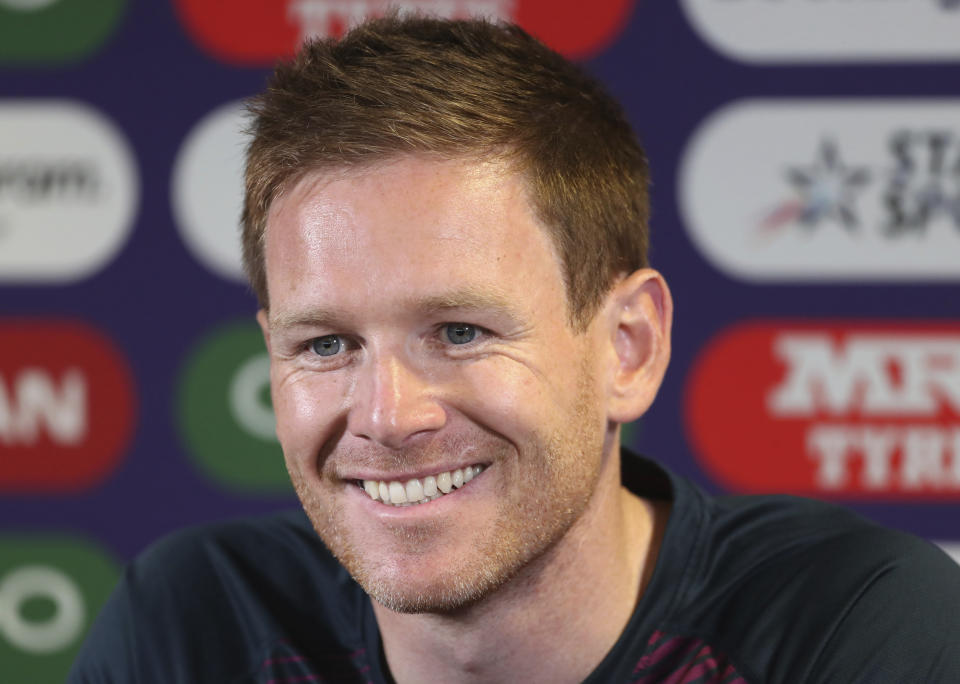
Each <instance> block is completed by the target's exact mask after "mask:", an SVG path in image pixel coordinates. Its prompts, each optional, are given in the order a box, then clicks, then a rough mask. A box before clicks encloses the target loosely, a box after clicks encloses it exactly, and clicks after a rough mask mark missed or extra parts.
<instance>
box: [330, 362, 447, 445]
mask: <svg viewBox="0 0 960 684" xmlns="http://www.w3.org/2000/svg"><path fill="white" fill-rule="evenodd" d="M434 390H435V387H434V386H433V384H432V383H430V381H429V379H428V378H426V377H424V375H423V373H422V372H418V370H417V369H415V368H411V367H410V365H409V364H408V363H406V362H405V361H404V360H403V359H401V358H399V357H398V356H396V355H390V356H387V357H384V358H380V359H372V358H371V359H368V360H367V362H366V363H365V364H364V367H362V368H361V369H360V370H359V371H358V377H357V381H356V385H355V386H354V392H353V394H354V396H353V402H352V405H351V407H350V413H349V416H348V420H347V429H348V430H349V431H350V432H351V433H352V434H354V435H357V436H358V437H364V438H367V439H370V440H373V441H375V442H378V443H380V444H383V445H384V446H387V447H390V448H395V449H396V448H400V447H402V446H404V445H405V444H406V443H407V441H408V440H409V439H411V438H412V437H414V436H416V435H418V434H421V433H426V432H432V431H434V430H439V429H440V428H442V427H443V426H444V424H445V423H446V419H447V416H446V412H445V411H444V408H443V406H442V405H441V404H440V403H439V402H438V401H437V398H436V396H435V392H434Z"/></svg>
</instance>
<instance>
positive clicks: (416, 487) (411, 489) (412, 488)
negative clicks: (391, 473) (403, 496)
mask: <svg viewBox="0 0 960 684" xmlns="http://www.w3.org/2000/svg"><path fill="white" fill-rule="evenodd" d="M422 498H423V485H422V484H420V480H410V481H409V482H407V501H420V500H421V499H422Z"/></svg>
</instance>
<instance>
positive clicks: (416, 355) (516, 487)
mask: <svg viewBox="0 0 960 684" xmlns="http://www.w3.org/2000/svg"><path fill="white" fill-rule="evenodd" d="M266 266H267V281H268V289H269V293H270V311H269V313H268V314H267V313H261V316H260V320H261V324H263V325H264V327H265V334H266V336H267V339H268V344H269V347H270V353H271V382H272V389H273V401H274V408H275V410H276V414H277V433H278V435H279V438H280V441H281V443H282V445H283V450H284V454H285V458H286V462H287V467H288V469H289V471H290V476H291V478H292V480H293V482H294V485H295V487H296V490H297V493H298V494H299V496H300V498H301V500H302V502H303V505H304V508H305V509H306V511H307V514H308V515H309V517H310V519H311V521H312V522H313V524H314V526H315V527H316V529H317V531H318V533H319V534H320V536H321V538H322V539H323V540H324V542H325V543H326V544H327V546H328V547H329V548H330V549H331V551H333V553H334V554H335V555H336V556H337V557H338V558H339V559H340V560H341V562H342V563H343V564H344V565H345V567H346V568H347V569H348V570H349V571H350V573H351V574H352V575H353V576H354V577H355V578H356V579H357V581H358V582H359V583H360V584H361V585H362V586H363V587H364V589H365V590H366V591H367V592H368V593H369V594H370V595H371V596H373V597H374V598H375V599H377V600H378V601H379V602H380V603H382V604H383V605H385V606H387V607H388V608H392V609H394V610H398V611H404V612H412V611H449V610H453V609H455V608H457V607H460V606H463V605H467V604H470V603H472V602H474V601H476V600H478V599H479V598H482V597H483V596H484V595H486V594H487V593H488V592H489V591H491V590H492V589H493V588H496V587H498V586H500V585H501V584H503V583H504V582H505V581H506V580H508V579H510V578H511V577H513V576H515V574H516V573H517V571H518V570H520V569H521V568H523V567H524V566H526V565H527V564H528V563H530V562H531V561H534V560H536V559H538V558H540V557H542V555H543V554H544V552H545V551H546V550H548V549H550V548H551V547H552V546H553V545H554V543H555V542H557V541H558V540H560V539H562V538H563V536H564V534H565V532H566V531H567V530H568V529H569V528H570V526H571V525H572V524H573V523H574V522H575V521H576V520H577V518H578V517H579V516H580V514H581V513H582V512H583V511H584V509H585V507H586V505H587V503H588V501H589V499H590V496H591V493H592V492H593V490H594V488H595V486H596V484H597V480H598V477H599V473H600V471H601V468H602V466H603V465H604V463H605V458H606V456H605V455H604V454H605V449H604V445H605V435H606V426H607V420H606V415H605V411H604V405H603V399H602V397H603V392H604V386H603V383H602V381H600V380H598V378H602V377H603V374H602V372H601V367H602V366H603V365H604V363H607V365H609V362H608V361H607V362H604V361H603V359H604V358H606V357H604V355H603V354H602V353H598V352H597V350H598V349H602V348H603V338H604V336H605V335H606V333H605V331H604V329H603V327H602V326H601V325H600V324H599V323H598V320H599V319H598V320H595V321H594V323H593V324H592V325H591V326H590V327H589V328H588V329H587V330H586V331H585V332H582V333H579V332H574V331H573V330H571V329H570V328H569V327H568V323H567V321H568V316H567V314H568V312H567V309H566V296H565V291H564V283H563V276H562V270H561V265H560V263H559V261H558V259H557V258H556V256H555V254H554V250H553V248H552V245H551V243H550V240H549V238H548V237H547V235H546V233H545V232H544V230H543V229H542V227H541V226H540V225H539V224H538V222H537V220H536V219H535V217H534V216H533V213H532V211H531V209H530V207H529V205H528V202H527V199H526V196H525V193H524V189H523V183H522V181H521V179H520V178H519V177H518V176H516V175H515V174H514V173H512V172H510V171H509V170H508V169H507V167H505V166H504V165H502V164H499V163H478V162H475V161H436V160H428V159H424V158H420V157H403V158H401V159H399V160H396V161H393V162H390V163H385V164H382V165H378V166H375V167H372V168H368V169H364V170H362V171H354V172H350V173H347V174H342V175H339V176H333V177H331V176H323V175H319V174H313V175H308V176H307V177H305V178H304V179H303V180H302V181H301V182H299V183H298V184H296V185H295V187H293V188H292V189H291V190H290V191H289V192H288V193H286V194H285V195H283V196H282V197H280V198H278V199H277V200H276V201H275V203H274V205H273V207H272V209H271V212H270V215H269V220H268V229H267V236H266ZM467 468H470V469H471V470H470V471H469V472H474V471H479V474H476V475H475V476H474V477H473V479H471V480H470V481H469V482H466V483H464V484H462V486H461V487H459V488H458V487H456V485H457V479H458V476H457V471H458V470H460V471H465V469H467ZM448 474H449V475H448ZM468 477H469V476H468ZM448 481H451V484H449V485H448V484H447V483H448ZM444 490H449V493H446V494H444V493H443V491H444ZM401 491H402V492H403V493H402V494H401ZM371 494H372V495H373V496H375V497H376V498H373V497H372V496H371ZM383 495H386V497H387V498H388V499H390V501H391V503H385V502H384V501H383ZM419 496H423V498H422V499H420V500H419V503H410V501H409V499H411V498H412V499H417V498H418V497H419ZM433 497H438V498H433ZM404 498H406V499H408V501H407V503H406V504H403V505H393V501H394V500H397V501H400V500H402V499H404ZM428 498H429V499H430V500H427V499H428Z"/></svg>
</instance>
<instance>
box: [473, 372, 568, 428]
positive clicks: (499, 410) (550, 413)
mask: <svg viewBox="0 0 960 684" xmlns="http://www.w3.org/2000/svg"><path fill="white" fill-rule="evenodd" d="M458 385H459V388H460V389H458V391H457V395H458V396H457V399H456V401H457V403H458V404H459V406H460V408H461V410H462V411H463V412H464V413H466V414H467V415H469V416H471V417H473V418H474V419H475V420H477V421H478V422H482V423H483V424H485V425H486V427H488V428H490V429H491V430H493V431H495V432H497V433H499V434H501V435H503V436H504V437H507V438H508V439H510V441H523V440H524V438H525V437H529V434H530V433H532V432H536V433H541V432H543V431H544V430H549V429H551V426H552V424H553V422H554V421H556V420H557V419H558V418H560V415H559V414H560V413H562V411H561V410H560V408H561V404H560V401H559V399H560V396H559V392H558V391H557V389H556V388H555V387H553V386H551V385H547V384H546V383H545V382H544V381H543V380H542V379H541V378H540V377H539V375H538V373H537V372H535V371H533V370H531V369H530V368H529V367H527V366H525V365H522V364H518V363H516V362H514V361H512V360H508V359H490V360H489V362H488V363H483V364H475V365H474V366H473V367H471V368H470V369H469V370H468V371H467V372H465V373H464V374H463V376H462V378H461V382H460V383H458Z"/></svg>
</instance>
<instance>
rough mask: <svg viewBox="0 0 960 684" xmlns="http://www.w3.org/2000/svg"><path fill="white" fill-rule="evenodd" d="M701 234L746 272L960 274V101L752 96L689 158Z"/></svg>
mask: <svg viewBox="0 0 960 684" xmlns="http://www.w3.org/2000/svg"><path fill="white" fill-rule="evenodd" d="M678 187H679V194H680V210H681V215H682V216H683V219H684V223H685V225H686V228H687V230H688V231H689V233H690V236H691V238H692V239H693V242H694V244H695V245H696V246H697V247H698V249H699V250H700V251H701V252H702V253H703V254H704V256H705V257H706V258H707V259H708V260H709V261H710V262H711V263H713V264H714V265H715V266H716V267H717V268H718V269H720V270H721V271H723V272H725V273H727V274H728V275H730V276H732V277H735V278H740V279H744V280H762V281H789V280H837V281H887V280H896V281H904V280H915V281H942V280H950V281H954V280H960V100H867V99H862V100H747V101H741V102H738V103H735V104H733V105H730V106H728V107H725V108H723V109H721V110H719V111H718V112H716V113H715V114H713V115H712V116H710V117H709V118H708V119H707V120H706V121H705V122H704V123H703V124H702V125H701V126H700V127H699V129H698V130H697V131H696V132H695V133H694V135H693V136H692V138H691V140H690V142H689V144H688V146H687V149H686V150H685V152H684V157H683V160H682V163H681V168H680V178H679V182H678Z"/></svg>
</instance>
